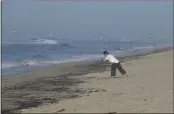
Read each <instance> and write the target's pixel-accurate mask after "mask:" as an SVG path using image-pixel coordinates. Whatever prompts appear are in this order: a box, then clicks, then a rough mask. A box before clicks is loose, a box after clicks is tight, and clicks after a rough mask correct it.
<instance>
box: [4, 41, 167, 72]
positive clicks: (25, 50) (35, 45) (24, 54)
mask: <svg viewBox="0 0 174 114" xmlns="http://www.w3.org/2000/svg"><path fill="white" fill-rule="evenodd" d="M161 46H164V45H162V44H158V43H154V42H153V43H152V42H149V41H147V42H144V41H124V40H120V41H117V40H115V41H114V40H112V41H106V40H59V41H58V40H55V39H54V38H44V39H32V40H30V41H27V42H13V43H3V44H2V73H3V74H8V73H16V72H20V71H25V70H28V69H31V68H36V67H42V66H49V65H53V64H58V63H64V62H73V61H91V60H99V59H101V58H103V55H102V52H103V51H104V50H108V51H110V52H112V53H114V54H115V55H121V54H124V53H126V52H127V51H130V50H132V51H135V50H145V49H154V48H155V47H161Z"/></svg>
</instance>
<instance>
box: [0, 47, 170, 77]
mask: <svg viewBox="0 0 174 114" xmlns="http://www.w3.org/2000/svg"><path fill="white" fill-rule="evenodd" d="M167 48H173V47H172V46H159V47H154V48H149V49H148V48H147V49H146V48H144V49H130V50H125V51H122V52H121V53H119V54H118V55H117V54H116V57H117V58H118V59H120V58H128V57H131V56H137V55H143V54H147V53H151V52H154V51H155V50H162V49H167ZM114 53H115V52H114ZM114 53H113V54H114ZM101 57H102V54H101ZM99 58H100V57H98V59H97V58H96V59H84V60H79V61H77V60H75V61H68V62H60V63H56V64H47V65H46V64H45V65H38V66H37V65H36V66H18V68H17V69H16V70H15V69H14V68H7V69H6V68H5V69H1V70H2V75H3V76H13V75H15V74H20V73H25V72H32V71H34V70H40V69H44V68H50V67H54V66H56V65H64V64H76V63H77V64H78V63H81V62H86V63H87V64H90V63H92V62H96V61H99V60H100V59H99Z"/></svg>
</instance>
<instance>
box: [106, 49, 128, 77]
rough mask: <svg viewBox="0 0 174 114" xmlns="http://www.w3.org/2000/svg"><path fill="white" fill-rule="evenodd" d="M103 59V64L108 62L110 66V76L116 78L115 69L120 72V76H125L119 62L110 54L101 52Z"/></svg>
mask: <svg viewBox="0 0 174 114" xmlns="http://www.w3.org/2000/svg"><path fill="white" fill-rule="evenodd" d="M103 54H104V56H105V58H104V60H103V61H104V62H106V61H109V62H110V63H111V64H112V65H111V76H116V69H118V70H119V71H120V73H121V74H122V75H126V76H128V75H127V74H126V71H125V70H124V69H123V67H122V65H121V63H120V61H119V60H118V59H116V58H115V57H114V56H113V55H112V54H110V53H109V52H108V51H104V52H103Z"/></svg>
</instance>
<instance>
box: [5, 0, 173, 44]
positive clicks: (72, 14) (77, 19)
mask: <svg viewBox="0 0 174 114" xmlns="http://www.w3.org/2000/svg"><path fill="white" fill-rule="evenodd" d="M41 1H42V0H4V1H3V6H2V7H3V9H2V25H3V26H2V29H3V31H2V33H3V40H4V41H9V40H26V39H30V38H34V37H37V38H42V37H47V36H49V34H50V33H52V34H53V36H54V37H56V38H58V39H59V38H68V39H87V38H100V36H103V37H106V38H107V39H116V38H120V36H124V37H125V38H127V39H139V38H142V37H145V36H147V35H148V34H150V33H151V34H152V35H153V36H164V37H165V38H166V39H167V38H168V39H171V38H172V37H173V1H172V0H171V1H167V0H166V1H165V0H160V1H155V0H148V1H146V2H145V0H142V1H138V0H131V1H128V0H125V1H122V2H121V0H118V1H105V2H104V1H98V2H96V1H95V2H94V1H93V2H87V1H83V2H80V1H79V0H77V1H73V0H72V1H66V2H65V1H64V2H60V1H57V2H56V0H50V1H49V0H43V1H42V2H41Z"/></svg>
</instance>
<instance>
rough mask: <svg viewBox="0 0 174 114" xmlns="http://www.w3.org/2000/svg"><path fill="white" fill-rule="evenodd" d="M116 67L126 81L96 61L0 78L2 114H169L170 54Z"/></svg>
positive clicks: (126, 60) (127, 61)
mask: <svg viewBox="0 0 174 114" xmlns="http://www.w3.org/2000/svg"><path fill="white" fill-rule="evenodd" d="M122 61H124V62H123V67H124V68H125V69H126V71H127V72H128V75H129V76H128V77H124V76H121V74H120V73H119V72H118V71H117V76H116V78H110V71H109V70H110V64H108V63H101V62H99V61H98V62H96V63H92V62H88V63H86V62H79V63H78V62H77V63H73V64H69V63H66V64H62V65H60V64H59V65H55V66H52V67H50V68H42V69H37V70H34V71H28V72H24V73H19V74H14V75H12V76H2V109H3V112H9V111H11V112H16V111H17V112H21V113H58V112H61V113H87V112H88V113H89V112H90V113H101V112H102V113H110V112H117V113H128V112H129V113H153V112H154V113H172V112H173V51H172V50H168V51H164V52H158V53H151V54H148V55H142V56H133V57H129V58H124V59H122Z"/></svg>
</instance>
